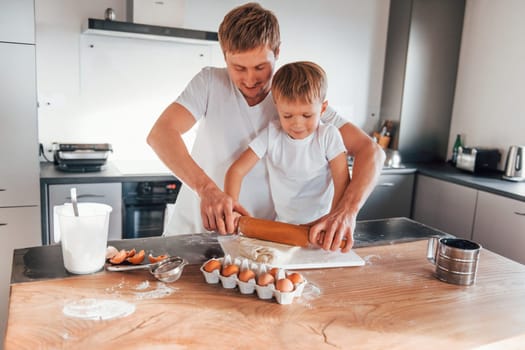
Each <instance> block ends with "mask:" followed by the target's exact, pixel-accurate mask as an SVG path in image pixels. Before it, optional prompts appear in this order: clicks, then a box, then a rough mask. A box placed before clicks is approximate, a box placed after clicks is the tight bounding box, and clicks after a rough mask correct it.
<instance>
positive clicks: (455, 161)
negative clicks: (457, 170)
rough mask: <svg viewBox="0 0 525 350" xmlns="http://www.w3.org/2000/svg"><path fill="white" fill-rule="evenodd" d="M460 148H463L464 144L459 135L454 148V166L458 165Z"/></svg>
mask: <svg viewBox="0 0 525 350" xmlns="http://www.w3.org/2000/svg"><path fill="white" fill-rule="evenodd" d="M460 147H463V144H462V143H461V135H460V134H457V136H456V141H454V147H453V148H452V164H454V165H456V163H457V160H458V152H459V148H460Z"/></svg>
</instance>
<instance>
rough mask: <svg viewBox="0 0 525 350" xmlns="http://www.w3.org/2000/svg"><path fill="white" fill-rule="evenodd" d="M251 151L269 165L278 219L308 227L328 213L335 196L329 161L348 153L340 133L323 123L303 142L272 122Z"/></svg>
mask: <svg viewBox="0 0 525 350" xmlns="http://www.w3.org/2000/svg"><path fill="white" fill-rule="evenodd" d="M250 148H251V149H252V150H253V151H254V152H255V154H257V156H258V157H259V158H260V159H262V162H264V161H265V162H266V165H267V168H268V175H269V180H270V191H271V195H272V199H273V203H274V206H275V211H276V213H277V218H276V220H278V221H282V222H288V223H291V224H307V223H310V222H312V221H314V220H316V219H318V218H320V217H321V216H323V215H326V214H328V212H329V211H330V208H331V204H332V199H333V196H334V187H333V180H332V174H331V171H330V165H329V162H330V161H331V160H332V159H334V158H335V157H337V156H338V155H340V154H341V153H343V152H345V146H344V143H343V139H342V137H341V134H340V133H339V130H337V128H336V127H335V126H333V125H330V124H322V123H321V124H320V125H319V127H318V128H317V130H316V131H315V132H313V133H312V134H311V135H309V136H308V137H306V138H304V139H302V140H295V139H292V138H291V137H290V136H289V135H288V134H287V133H286V132H284V130H282V128H281V126H280V124H279V122H278V121H272V122H270V125H269V126H268V127H267V128H266V129H265V130H263V131H262V132H261V133H260V134H259V135H258V136H257V137H256V138H255V139H254V140H253V141H252V142H251V143H250Z"/></svg>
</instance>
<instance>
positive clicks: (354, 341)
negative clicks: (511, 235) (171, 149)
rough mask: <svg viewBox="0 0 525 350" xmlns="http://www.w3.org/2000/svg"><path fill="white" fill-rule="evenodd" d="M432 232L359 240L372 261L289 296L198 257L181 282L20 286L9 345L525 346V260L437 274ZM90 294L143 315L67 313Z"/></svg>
mask: <svg viewBox="0 0 525 350" xmlns="http://www.w3.org/2000/svg"><path fill="white" fill-rule="evenodd" d="M426 244H427V242H426V241H417V242H411V243H402V244H396V245H388V246H379V247H367V248H359V249H357V250H356V252H357V253H358V254H359V255H360V256H361V257H362V258H363V259H365V261H366V265H365V266H363V267H350V268H333V269H319V270H308V271H303V274H304V276H305V277H306V278H307V279H308V281H309V282H310V283H309V284H308V285H307V287H306V288H305V291H304V293H303V296H302V297H301V298H298V299H296V300H295V301H294V303H293V304H291V305H279V304H277V302H276V301H275V300H272V301H265V300H259V299H258V298H257V297H256V296H255V295H251V296H245V295H241V294H240V293H239V292H238V290H226V289H223V288H222V287H221V286H220V285H209V284H206V283H205V281H204V278H203V276H202V275H201V273H200V271H199V266H197V265H190V266H188V267H186V269H185V270H184V274H183V276H182V278H181V279H180V280H179V281H177V282H175V283H172V284H163V283H160V282H157V281H156V280H155V279H154V278H153V277H152V276H150V275H149V274H148V272H147V271H138V272H132V273H129V272H128V273H117V272H100V273H97V274H93V275H86V276H75V277H71V278H64V279H55V280H47V281H39V282H28V283H20V284H14V285H12V287H11V302H10V309H9V320H8V329H7V335H6V343H5V348H6V349H41V348H44V349H48V348H52V349H56V348H60V349H69V348H71V349H89V348H96V349H105V348H108V349H122V348H124V347H126V348H129V349H135V348H138V347H141V348H144V349H166V348H167V349H213V348H219V349H222V348H228V349H285V348H286V349H348V348H357V349H360V348H375V349H426V348H446V349H458V348H459V349H464V348H472V347H478V346H482V345H487V346H488V347H489V348H493V347H494V348H502V349H509V348H523V347H524V346H525V266H524V265H521V264H518V263H515V262H513V261H510V260H508V259H505V258H503V257H501V256H499V255H496V254H494V253H491V252H489V251H486V250H484V251H482V253H481V256H480V263H479V268H478V278H477V281H476V284H475V285H473V286H470V287H461V286H455V285H451V284H447V283H443V282H440V281H438V280H437V279H435V278H434V277H433V266H432V265H431V264H430V263H428V262H427V260H426V257H425V256H426ZM82 298H97V299H104V300H106V299H118V300H123V301H126V302H128V303H131V304H133V305H135V306H136V310H135V312H134V313H132V314H131V315H129V316H127V317H123V318H117V319H112V320H105V321H100V320H96V321H93V320H80V319H77V318H71V317H67V316H65V315H64V313H63V307H64V305H66V304H67V303H70V302H72V301H77V300H80V299H82Z"/></svg>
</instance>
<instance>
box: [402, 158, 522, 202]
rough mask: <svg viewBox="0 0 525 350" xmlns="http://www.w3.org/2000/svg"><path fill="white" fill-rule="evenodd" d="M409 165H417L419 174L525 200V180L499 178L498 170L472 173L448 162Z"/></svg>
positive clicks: (413, 165) (500, 173)
mask: <svg viewBox="0 0 525 350" xmlns="http://www.w3.org/2000/svg"><path fill="white" fill-rule="evenodd" d="M411 166H412V167H417V171H418V173H419V174H421V175H427V176H430V177H434V178H437V179H441V180H445V181H449V182H453V183H456V184H458V185H463V186H468V187H471V188H475V189H478V190H481V191H486V192H490V193H494V194H497V195H501V196H504V197H508V198H513V199H517V200H519V201H522V202H525V182H513V181H507V180H503V179H502V178H501V175H503V173H502V172H499V171H495V172H490V173H483V174H475V175H474V174H471V173H469V172H466V171H462V170H460V169H457V168H456V167H453V166H452V165H451V164H448V163H417V164H412V165H411Z"/></svg>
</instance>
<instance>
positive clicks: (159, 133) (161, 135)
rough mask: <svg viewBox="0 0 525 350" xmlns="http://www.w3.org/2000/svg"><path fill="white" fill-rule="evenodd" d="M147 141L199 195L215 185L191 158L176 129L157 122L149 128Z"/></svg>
mask: <svg viewBox="0 0 525 350" xmlns="http://www.w3.org/2000/svg"><path fill="white" fill-rule="evenodd" d="M147 141H148V144H149V145H150V146H151V148H152V149H153V150H154V151H155V153H156V154H157V156H158V157H159V158H160V160H162V162H163V163H164V164H165V165H166V166H167V167H168V168H169V169H170V170H171V171H172V172H173V174H175V176H177V178H178V179H179V180H181V181H182V182H183V183H184V184H186V185H187V186H189V187H190V188H191V189H193V190H194V191H195V192H197V193H198V195H199V197H200V196H201V195H202V193H203V192H205V191H206V190H207V189H209V188H210V187H212V186H216V185H215V183H214V182H213V181H212V180H211V179H210V177H209V176H208V175H206V173H205V172H204V171H203V170H202V168H201V167H200V166H199V165H198V164H197V163H196V162H195V161H194V160H193V158H192V157H191V155H190V153H189V152H188V149H187V148H186V144H185V143H184V140H183V139H182V136H181V135H180V133H179V132H178V131H176V130H170V129H169V127H166V126H164V125H162V124H158V125H155V127H154V128H153V129H152V130H151V132H150V134H149V135H148V139H147Z"/></svg>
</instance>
